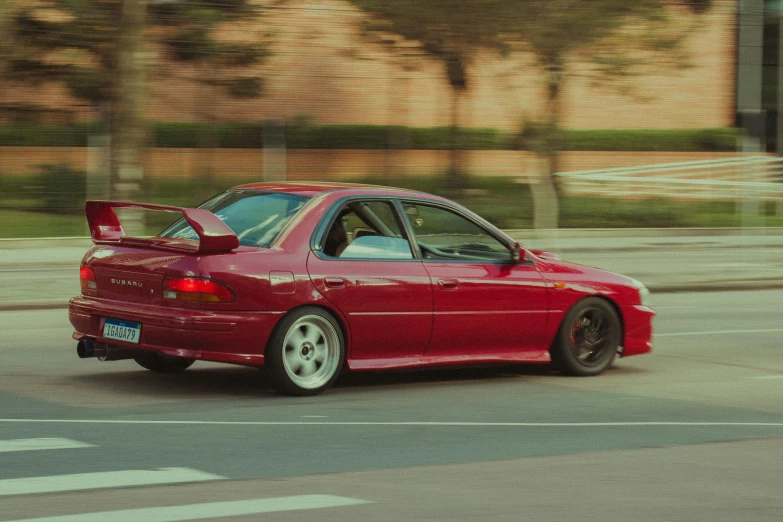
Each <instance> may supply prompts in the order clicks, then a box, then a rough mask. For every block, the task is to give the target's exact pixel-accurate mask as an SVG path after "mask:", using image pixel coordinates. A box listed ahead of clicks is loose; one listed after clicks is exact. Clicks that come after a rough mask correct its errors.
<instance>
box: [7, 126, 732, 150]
mask: <svg viewBox="0 0 783 522" xmlns="http://www.w3.org/2000/svg"><path fill="white" fill-rule="evenodd" d="M101 132H102V131H101V128H100V126H99V125H98V124H86V123H85V124H75V125H6V126H0V146H12V147H13V146H28V147H29V146H51V147H84V146H86V145H87V142H88V137H89V136H91V135H96V134H100V133H101ZM265 132H266V133H273V134H274V135H275V136H278V138H277V141H282V140H284V142H285V146H286V147H288V148H290V149H388V148H394V149H427V150H445V149H449V148H450V144H451V140H452V134H451V133H452V129H451V128H449V127H396V126H385V125H307V126H293V127H288V128H286V129H284V130H283V129H280V128H275V127H271V126H269V125H268V124H265V123H263V122H259V123H214V124H207V123H155V124H153V125H152V128H151V130H150V140H149V145H150V146H154V147H162V148H177V147H180V148H203V147H216V148H262V147H263V146H264V133H265ZM739 132H740V131H739V130H738V129H736V128H733V127H721V128H713V129H694V130H681V129H677V130H645V129H628V130H568V131H563V135H562V140H561V143H562V147H561V148H562V150H575V151H576V150H591V151H597V150H608V151H670V152H675V151H686V152H687V151H710V152H712V151H727V152H728V151H735V150H736V148H737V137H738V136H739ZM280 136H284V138H280ZM270 137H271V136H270ZM457 139H458V148H460V149H465V150H511V149H514V148H516V147H517V144H518V143H520V140H519V139H518V137H517V136H516V135H514V134H512V133H509V132H504V131H500V130H497V129H480V128H463V129H459V133H458V136H457Z"/></svg>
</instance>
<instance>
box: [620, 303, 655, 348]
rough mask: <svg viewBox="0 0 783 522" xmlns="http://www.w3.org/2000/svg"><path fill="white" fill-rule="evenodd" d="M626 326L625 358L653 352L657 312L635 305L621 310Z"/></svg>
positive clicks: (624, 340)
mask: <svg viewBox="0 0 783 522" xmlns="http://www.w3.org/2000/svg"><path fill="white" fill-rule="evenodd" d="M620 312H621V313H622V314H623V323H624V324H625V336H624V339H623V352H622V356H623V357H628V356H629V355H639V354H642V353H648V352H650V351H652V348H653V344H652V333H653V318H654V317H655V312H654V311H653V310H652V309H651V308H648V307H646V306H641V305H633V306H623V307H621V308H620Z"/></svg>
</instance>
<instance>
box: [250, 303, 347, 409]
mask: <svg viewBox="0 0 783 522" xmlns="http://www.w3.org/2000/svg"><path fill="white" fill-rule="evenodd" d="M344 358H345V340H344V338H343V333H342V330H341V329H340V326H339V325H338V324H337V321H335V319H334V318H333V317H332V316H331V315H330V314H329V313H328V312H326V311H325V310H322V309H320V308H313V307H307V308H301V309H299V310H295V311H293V312H291V313H290V314H288V315H287V316H286V317H284V318H283V319H282V320H281V321H280V324H279V325H278V326H277V328H276V329H275V332H274V333H273V334H272V337H271V338H270V341H269V345H268V346H267V349H266V362H267V364H268V365H269V369H270V370H271V372H272V376H273V378H274V381H275V384H276V387H277V390H278V392H280V393H283V394H287V395H300V396H308V395H317V394H319V393H321V392H323V391H324V390H326V388H328V387H329V386H331V385H332V383H334V381H335V380H336V379H337V376H338V375H339V373H340V369H341V368H342V365H343V360H344Z"/></svg>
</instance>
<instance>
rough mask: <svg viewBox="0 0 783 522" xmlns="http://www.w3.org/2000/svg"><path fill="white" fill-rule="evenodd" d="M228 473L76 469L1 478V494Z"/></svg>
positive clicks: (207, 477)
mask: <svg viewBox="0 0 783 522" xmlns="http://www.w3.org/2000/svg"><path fill="white" fill-rule="evenodd" d="M225 478H226V477H221V476H220V475H213V474H212V473H206V472H204V471H199V470H196V469H190V468H161V469H158V470H144V469H130V470H124V471H103V472H98V473H76V474H71V475H52V476H47V477H26V478H17V479H4V480H0V496H8V495H28V494H32V493H53V492H57V491H77V490H83V489H106V488H120V487H127V486H146V485H153V484H174V483H182V482H203V481H207V480H222V479H225Z"/></svg>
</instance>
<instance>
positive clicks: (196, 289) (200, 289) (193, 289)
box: [163, 277, 237, 303]
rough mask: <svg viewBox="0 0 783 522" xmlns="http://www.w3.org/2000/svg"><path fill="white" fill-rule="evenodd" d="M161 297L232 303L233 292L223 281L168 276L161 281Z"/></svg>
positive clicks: (193, 301)
mask: <svg viewBox="0 0 783 522" xmlns="http://www.w3.org/2000/svg"><path fill="white" fill-rule="evenodd" d="M163 299H173V300H175V301H185V302H188V303H233V302H234V301H236V299H237V298H236V295H234V292H233V291H232V290H231V289H230V288H229V287H228V286H226V285H224V284H223V283H219V282H217V281H212V280H211V279H199V278H197V277H169V278H167V279H166V280H164V281H163Z"/></svg>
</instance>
